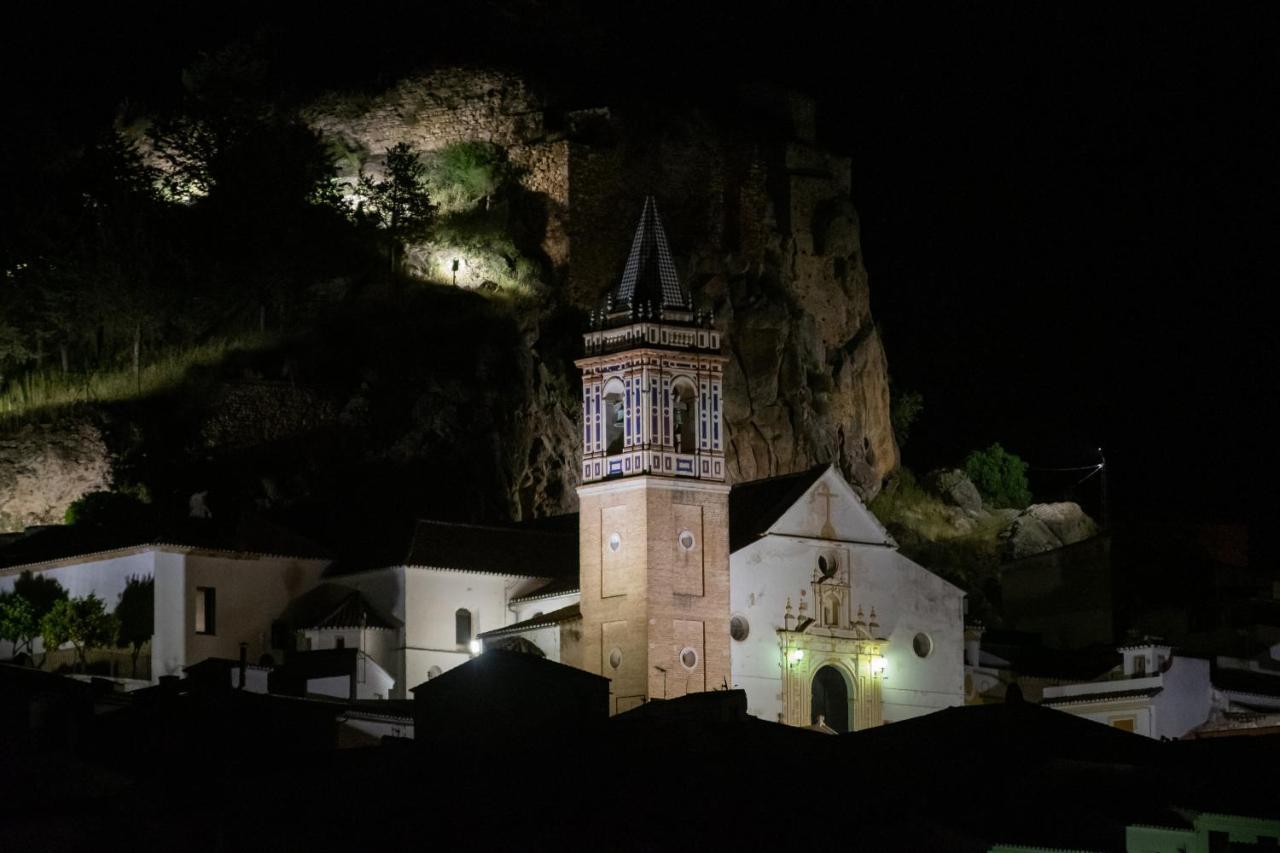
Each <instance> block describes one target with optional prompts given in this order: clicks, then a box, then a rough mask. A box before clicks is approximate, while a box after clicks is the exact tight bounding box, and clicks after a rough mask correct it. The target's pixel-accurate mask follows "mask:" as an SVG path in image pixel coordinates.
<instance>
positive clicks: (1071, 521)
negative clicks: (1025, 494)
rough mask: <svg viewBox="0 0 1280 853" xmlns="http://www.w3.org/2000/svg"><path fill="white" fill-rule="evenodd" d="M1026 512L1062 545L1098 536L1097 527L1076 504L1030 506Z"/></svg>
mask: <svg viewBox="0 0 1280 853" xmlns="http://www.w3.org/2000/svg"><path fill="white" fill-rule="evenodd" d="M1026 511H1027V514H1028V515H1032V516H1034V517H1035V518H1037V519H1039V520H1040V521H1041V522H1042V523H1043V524H1044V526H1045V527H1047V528H1049V530H1050V531H1051V532H1052V533H1053V535H1054V536H1055V537H1057V539H1058V541H1059V542H1061V543H1062V544H1063V545H1071V544H1073V543H1075V542H1083V541H1084V540H1085V539H1089V538H1091V537H1094V536H1097V535H1098V525H1096V524H1094V522H1093V519H1092V518H1090V517H1089V516H1087V515H1085V512H1084V510H1082V509H1081V508H1080V504H1078V503H1073V502H1071V501H1064V502H1062V503H1052V504H1032V505H1031V506H1029V507H1027V510H1026Z"/></svg>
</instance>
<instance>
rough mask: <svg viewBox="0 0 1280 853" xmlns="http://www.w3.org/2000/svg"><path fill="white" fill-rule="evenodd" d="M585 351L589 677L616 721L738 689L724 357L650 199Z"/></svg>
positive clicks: (582, 491) (581, 493)
mask: <svg viewBox="0 0 1280 853" xmlns="http://www.w3.org/2000/svg"><path fill="white" fill-rule="evenodd" d="M584 344H585V355H584V357H583V358H581V359H579V360H578V361H577V362H576V363H577V366H578V367H579V368H581V369H582V441H583V446H582V467H581V469H580V470H581V472H582V485H581V486H580V487H579V488H578V497H579V500H580V505H581V506H580V513H579V536H580V549H579V552H580V555H581V556H580V560H581V562H580V567H579V569H580V574H581V577H580V583H581V586H580V589H581V590H582V602H581V607H582V619H583V640H582V641H583V646H584V648H583V665H584V668H585V669H587V670H589V671H591V672H596V673H599V674H601V675H604V676H606V677H607V678H609V679H611V690H612V694H613V695H612V700H611V701H612V703H613V710H614V711H615V712H617V711H623V710H626V709H628V708H630V707H634V706H635V705H638V704H640V703H642V702H645V701H647V700H648V699H651V698H674V697H676V696H680V695H684V694H686V693H694V692H700V691H703V690H710V689H713V688H715V687H718V686H720V685H721V684H723V683H725V682H727V680H728V678H729V518H728V497H729V487H728V485H727V484H725V482H724V480H725V462H724V444H725V435H724V424H723V411H724V365H725V362H726V361H727V359H726V358H725V357H724V356H723V355H721V353H720V333H719V331H718V330H717V329H716V328H715V327H714V325H713V324H712V318H711V316H710V315H709V314H706V313H701V312H699V311H697V310H695V309H694V306H693V299H692V297H691V296H690V295H689V293H688V291H686V290H685V289H684V287H683V285H681V283H680V280H679V277H678V275H677V273H676V266H675V262H674V261H673V260H672V256H671V250H670V247H669V246H668V244H667V235H666V232H665V231H664V230H663V227H662V221H661V220H660V219H659V217H658V208H657V205H656V204H655V202H654V200H653V198H652V197H650V198H647V199H646V200H645V203H644V209H643V211H642V212H641V214H640V222H639V224H638V225H637V227H636V233H635V238H634V239H633V240H632V243H631V251H630V253H629V254H628V256H627V261H626V264H625V266H624V267H623V270H622V274H621V277H620V278H619V280H618V282H617V284H616V286H615V287H614V288H613V289H612V290H610V291H609V292H608V294H607V295H606V296H605V298H604V300H603V302H602V304H601V307H600V308H599V310H598V311H596V312H593V314H592V327H591V329H590V330H589V331H588V332H587V333H586V334H585V335H584Z"/></svg>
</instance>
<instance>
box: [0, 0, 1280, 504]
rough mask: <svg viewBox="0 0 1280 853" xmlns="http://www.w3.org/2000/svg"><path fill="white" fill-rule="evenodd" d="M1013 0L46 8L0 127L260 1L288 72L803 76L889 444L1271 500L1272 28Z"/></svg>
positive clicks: (307, 76) (241, 27) (219, 26)
mask: <svg viewBox="0 0 1280 853" xmlns="http://www.w3.org/2000/svg"><path fill="white" fill-rule="evenodd" d="M446 5H448V6H450V7H451V8H454V11H451V12H446V11H444V10H443V7H444V6H446ZM1032 5H1036V6H1038V5H1040V4H1007V5H1002V6H996V5H991V4H963V5H962V6H958V7H957V8H953V9H951V10H949V11H946V12H940V11H939V10H938V9H936V8H926V7H923V6H921V7H918V8H912V9H906V8H903V6H902V5H901V4H888V3H885V4H878V3H873V4H864V5H859V6H857V7H856V8H850V6H849V5H848V4H816V3H798V2H797V3H788V4H774V5H767V4H766V5H765V6H751V7H750V8H748V6H747V4H743V3H724V4H706V5H705V6H703V5H698V4H691V3H684V4H675V3H665V2H663V3H649V4H643V5H640V4H621V5H618V4H611V5H608V6H604V5H601V6H595V5H592V4H586V3H581V2H539V0H525V2H516V3H482V2H472V3H460V4H458V5H457V6H456V7H453V4H419V5H417V6H416V7H406V8H415V9H416V10H417V11H415V12H412V13H406V12H395V11H382V10H381V9H379V8H364V7H361V8H360V9H354V8H353V9H350V10H348V18H349V19H343V18H342V17H341V16H339V17H334V16H332V15H328V14H327V13H326V14H325V15H324V17H323V18H321V17H317V15H318V13H316V12H315V11H314V10H313V11H308V12H298V13H296V14H295V13H291V12H285V11H279V10H278V11H277V12H276V13H275V17H274V18H273V19H272V20H271V21H266V20H264V19H262V18H261V16H260V13H257V12H254V11H252V9H251V7H249V6H238V5H236V4H218V5H216V6H215V5H208V6H203V7H201V6H193V5H186V6H183V9H182V12H181V15H182V16H181V17H179V13H177V12H175V11H173V7H172V6H171V7H169V8H168V10H167V11H162V12H158V13H156V14H150V13H147V12H145V11H139V10H136V9H135V10H134V11H131V12H128V13H119V12H112V13H110V14H109V15H108V14H105V13H104V14H101V15H100V17H99V18H98V19H94V18H92V17H77V18H69V17H68V16H66V15H59V14H53V13H50V14H48V15H47V16H46V18H45V20H43V21H31V22H30V23H29V24H27V25H26V26H25V27H23V28H16V27H15V28H10V29H9V33H8V37H9V39H10V43H9V44H7V45H5V48H6V50H5V55H6V63H7V64H8V66H9V67H8V68H7V69H6V71H7V73H6V80H7V82H8V83H9V86H10V89H11V91H12V93H13V95H14V97H13V99H12V106H11V110H12V113H13V115H15V116H16V122H15V126H21V124H20V123H21V122H22V121H23V120H25V118H24V113H26V114H30V113H31V112H38V113H41V114H45V115H48V114H53V115H55V116H57V117H58V118H59V121H60V123H61V125H62V126H65V127H67V128H74V127H75V126H77V125H84V124H90V123H93V122H96V121H100V120H101V119H102V117H104V116H109V115H110V114H111V112H112V110H113V109H114V108H115V105H116V104H118V103H119V102H120V101H121V100H122V99H124V98H126V97H128V98H132V99H134V100H135V101H138V100H141V101H144V102H145V101H162V100H164V99H165V98H171V97H173V96H175V95H176V93H177V83H178V72H179V70H180V69H181V67H182V66H183V65H184V64H185V63H186V62H188V61H189V59H190V58H191V57H192V56H193V55H194V54H195V52H196V51H198V50H200V49H202V48H208V47H211V46H215V45H217V44H219V43H221V42H223V41H225V40H226V39H228V38H230V37H233V36H235V35H238V34H242V33H250V32H253V31H255V30H257V29H260V28H262V27H263V26H264V25H269V26H271V27H272V28H273V32H274V33H275V34H276V35H275V36H274V37H275V38H276V39H277V43H278V44H280V45H281V47H280V50H281V55H282V57H284V58H285V61H283V62H281V63H280V67H281V68H282V69H284V71H283V73H284V75H285V76H286V77H287V78H289V79H287V80H286V84H287V85H299V86H301V85H307V84H314V83H315V82H316V81H323V82H325V83H333V82H338V83H342V82H345V81H347V80H361V81H364V80H370V79H375V80H376V79H378V78H383V79H385V78H387V77H389V76H394V74H395V73H396V72H397V71H398V70H400V69H402V68H405V67H408V66H411V65H413V64H416V63H421V62H431V61H445V60H450V59H459V58H461V59H466V58H474V59H476V60H477V61H484V60H490V61H492V60H494V59H495V58H498V59H501V58H503V57H508V58H509V57H521V58H520V59H519V60H515V61H522V62H533V63H534V64H537V65H539V66H540V67H541V69H542V71H543V72H545V73H547V74H550V75H552V76H556V77H558V78H559V79H560V80H561V82H564V81H569V82H580V83H581V84H582V86H583V88H584V91H585V92H587V94H584V97H600V96H604V97H607V96H608V93H609V91H610V89H611V88H616V89H618V90H621V89H626V88H630V89H633V90H634V89H641V90H643V89H647V88H652V89H653V90H654V91H655V92H659V93H662V92H672V91H678V90H683V89H692V90H697V91H699V92H704V93H708V94H707V95H706V96H709V97H715V96H716V95H715V93H716V91H717V87H720V86H723V85H724V84H725V82H726V81H734V80H737V79H743V78H760V77H763V78H768V79H773V80H776V81H779V82H784V83H788V84H791V85H794V86H797V87H800V88H803V89H806V90H808V91H810V92H812V93H814V94H815V95H817V96H818V97H819V98H820V99H821V103H822V107H823V112H822V121H823V124H822V128H821V132H822V133H823V135H824V138H825V139H826V141H827V142H828V144H830V145H832V146H835V147H838V148H841V149H844V150H847V151H849V152H850V153H851V154H852V155H853V157H854V174H855V178H854V188H853V191H854V201H855V203H856V204H857V205H858V208H859V210H860V212H861V215H862V218H863V244H864V255H865V259H866V264H867V267H868V269H869V271H870V274H871V285H872V299H873V309H874V311H875V313H876V316H877V319H878V321H879V322H880V323H881V326H882V331H883V334H884V337H885V340H886V342H887V346H888V351H889V359H890V369H891V372H892V374H893V376H894V380H895V382H896V383H897V385H898V386H900V387H903V388H910V389H916V390H919V391H921V392H923V394H924V398H925V412H924V415H923V416H922V419H921V421H920V422H919V424H918V425H917V426H916V428H915V430H914V432H913V434H912V438H911V442H910V444H909V445H908V446H907V449H906V461H907V463H908V464H909V465H911V466H912V467H914V468H916V469H917V470H920V471H923V470H925V469H927V468H929V467H932V466H934V465H938V464H944V463H947V462H952V461H955V460H957V459H958V458H960V457H961V456H962V455H963V453H964V452H965V451H967V450H968V449H970V448H973V447H977V446H983V445H986V444H988V443H990V442H992V441H1000V442H1002V443H1003V444H1004V445H1005V446H1006V447H1007V448H1009V449H1012V450H1014V451H1015V452H1017V453H1019V454H1021V455H1022V456H1023V457H1024V458H1026V459H1027V460H1028V461H1029V462H1031V463H1032V464H1033V465H1036V466H1042V467H1065V466H1072V465H1077V464H1088V463H1090V462H1091V461H1093V459H1094V458H1095V456H1094V449H1095V448H1096V447H1098V446H1103V447H1105V448H1106V450H1107V455H1108V459H1109V461H1110V463H1111V471H1112V477H1111V484H1112V493H1113V501H1114V509H1115V511H1116V513H1117V514H1118V515H1121V516H1123V515H1157V516H1159V515H1165V514H1167V515H1170V516H1190V515H1194V514H1201V513H1204V514H1208V515H1210V516H1212V517H1216V518H1248V517H1250V516H1254V518H1255V520H1257V519H1258V518H1261V517H1262V515H1261V513H1262V512H1264V511H1268V510H1267V509H1266V508H1269V507H1271V506H1273V504H1274V501H1273V499H1272V497H1271V493H1272V492H1273V491H1274V490H1273V489H1272V488H1271V487H1270V486H1269V485H1265V486H1264V485H1260V484H1263V483H1265V482H1266V481H1267V480H1268V479H1270V476H1271V471H1272V468H1273V466H1272V465H1271V464H1270V456H1271V455H1273V454H1271V453H1268V452H1264V449H1263V444H1262V442H1260V441H1257V440H1255V436H1261V435H1263V434H1264V432H1268V431H1269V427H1270V425H1271V424H1273V423H1274V422H1275V418H1274V415H1275V414H1276V412H1275V408H1276V382H1275V379H1274V378H1273V373H1272V371H1273V369H1274V367H1275V364H1276V353H1275V347H1274V344H1273V343H1272V341H1271V335H1270V334H1269V333H1267V330H1266V326H1267V325H1268V323H1267V322H1266V321H1267V319H1268V316H1269V315H1267V314H1266V313H1264V311H1263V302H1264V301H1265V297H1266V296H1267V295H1269V291H1270V290H1272V289H1273V288H1274V286H1275V282H1276V274H1275V269H1276V263H1275V257H1274V255H1275V252H1274V249H1273V248H1272V247H1273V246H1274V245H1275V241H1276V237H1275V232H1276V227H1277V225H1278V224H1280V223H1278V221H1277V217H1276V213H1277V209H1276V206H1275V204H1274V200H1275V197H1276V191H1277V170H1276V165H1275V160H1276V156H1277V150H1280V149H1278V148H1277V144H1276V143H1277V141H1280V140H1277V138H1276V136H1275V134H1274V132H1273V130H1272V127H1271V124H1272V123H1273V121H1274V115H1275V113H1276V109H1277V104H1278V103H1280V97H1278V96H1280V91H1278V90H1277V87H1276V76H1275V68H1274V56H1273V54H1274V52H1275V50H1276V47H1275V45H1276V39H1275V35H1276V28H1275V27H1274V26H1273V25H1272V24H1271V22H1270V21H1269V20H1268V19H1267V18H1265V17H1264V14H1263V10H1262V7H1261V6H1259V7H1257V9H1256V10H1254V9H1251V8H1249V7H1236V8H1235V9H1234V10H1232V11H1231V12H1230V13H1229V17H1223V10H1222V9H1221V8H1220V7H1219V6H1211V5H1208V4H1205V5H1204V6H1202V7H1200V8H1198V9H1195V8H1193V9H1185V8H1182V6H1181V5H1180V4H1179V8H1178V9H1174V8H1171V7H1170V6H1168V5H1165V6H1161V7H1155V6H1151V7H1144V8H1134V9H1126V10H1123V11H1119V12H1118V11H1117V10H1116V9H1115V8H1113V7H1103V6H1099V7H1097V8H1088V9H1078V8H1075V4H1072V7H1071V8H1070V9H1069V10H1067V11H1055V10H1043V9H1033V10H1028V9H1024V8H1022V7H1025V6H1032ZM695 6H696V8H692V7H695ZM161 8H162V9H163V8H164V7H161ZM424 8H425V11H424ZM603 8H607V9H608V10H609V11H608V12H599V11H597V10H598V9H603ZM515 22H518V23H515ZM67 132H73V131H71V130H68V131H67ZM1070 482H1071V477H1069V476H1066V475H1052V474H1038V475H1037V476H1036V478H1035V480H1034V481H1033V486H1034V487H1035V488H1036V490H1037V491H1038V493H1039V495H1040V496H1041V497H1044V498H1053V497H1056V496H1058V495H1059V494H1062V493H1063V489H1064V487H1065V486H1067V485H1069V484H1070ZM1078 497H1080V498H1081V499H1082V500H1084V501H1085V502H1086V503H1090V502H1092V501H1094V500H1095V498H1096V493H1092V492H1090V491H1089V490H1088V489H1087V488H1086V489H1083V490H1081V491H1080V492H1079V494H1078ZM1260 507H1262V508H1263V509H1260Z"/></svg>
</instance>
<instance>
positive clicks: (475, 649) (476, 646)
mask: <svg viewBox="0 0 1280 853" xmlns="http://www.w3.org/2000/svg"><path fill="white" fill-rule="evenodd" d="M482 651H484V643H482V642H480V641H479V640H472V641H471V654H473V655H478V654H480V653H481V652H482Z"/></svg>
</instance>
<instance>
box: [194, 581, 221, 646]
mask: <svg viewBox="0 0 1280 853" xmlns="http://www.w3.org/2000/svg"><path fill="white" fill-rule="evenodd" d="M217 612H218V595H217V590H215V589H214V588H213V587H211V586H198V587H196V633H197V634H215V633H217V624H218V623H217Z"/></svg>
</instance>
